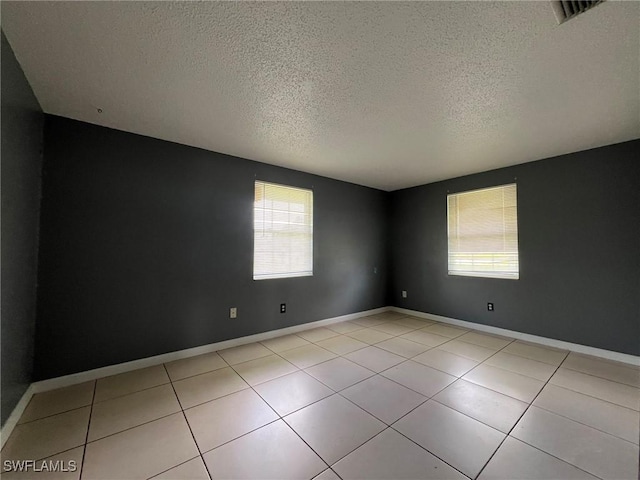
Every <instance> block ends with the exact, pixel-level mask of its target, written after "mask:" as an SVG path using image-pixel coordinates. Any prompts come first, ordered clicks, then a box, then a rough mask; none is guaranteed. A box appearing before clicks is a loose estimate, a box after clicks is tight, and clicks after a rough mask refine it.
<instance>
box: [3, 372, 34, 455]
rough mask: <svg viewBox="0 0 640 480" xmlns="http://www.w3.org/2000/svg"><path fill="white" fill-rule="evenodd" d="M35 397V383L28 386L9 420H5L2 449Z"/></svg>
mask: <svg viewBox="0 0 640 480" xmlns="http://www.w3.org/2000/svg"><path fill="white" fill-rule="evenodd" d="M31 397H33V383H32V384H31V385H29V386H28V387H27V390H26V391H25V392H24V393H23V394H22V397H21V398H20V401H19V402H18V403H17V405H16V406H15V408H14V409H13V411H12V412H11V415H9V418H7V421H6V422H4V425H3V426H2V430H0V449H2V448H4V444H5V443H7V439H8V438H9V436H10V435H11V432H13V429H14V428H15V427H16V425H17V424H18V420H20V417H21V416H22V414H23V413H24V410H25V409H26V408H27V405H29V401H30V400H31Z"/></svg>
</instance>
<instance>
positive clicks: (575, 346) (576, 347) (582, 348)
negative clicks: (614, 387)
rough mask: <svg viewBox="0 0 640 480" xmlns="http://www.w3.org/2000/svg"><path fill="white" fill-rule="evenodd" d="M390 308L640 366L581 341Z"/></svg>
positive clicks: (637, 359)
mask: <svg viewBox="0 0 640 480" xmlns="http://www.w3.org/2000/svg"><path fill="white" fill-rule="evenodd" d="M390 310H392V311H394V312H398V313H404V314H406V315H412V316H414V317H418V318H424V319H427V320H435V321H437V322H442V323H448V324H451V325H456V326H459V327H466V328H473V329H474V330H480V331H482V332H487V333H493V334H496V335H503V336H506V337H512V338H515V339H517V340H524V341H526V342H531V343H537V344H540V345H544V346H547V347H553V348H561V349H563V350H570V351H572V352H576V353H583V354H585V355H593V356H594V357H600V358H605V359H607V360H614V361H616V362H622V363H628V364H630V365H635V366H640V357H637V356H635V355H629V354H627V353H619V352H614V351H611V350H605V349H602V348H596V347H589V346H587V345H580V344H579V343H571V342H565V341H563V340H556V339H553V338H548V337H540V336H538V335H531V334H529V333H522V332H517V331H515V330H507V329H506V328H500V327H492V326H490V325H483V324H481V323H474V322H468V321H466V320H458V319H457V318H449V317H443V316H442V315H436V314H433V313H425V312H419V311H417V310H409V309H407V308H400V307H390Z"/></svg>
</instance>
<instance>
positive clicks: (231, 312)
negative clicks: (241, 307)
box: [229, 307, 238, 318]
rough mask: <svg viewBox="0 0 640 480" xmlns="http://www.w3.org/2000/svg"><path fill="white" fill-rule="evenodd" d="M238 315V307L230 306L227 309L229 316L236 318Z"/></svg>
mask: <svg viewBox="0 0 640 480" xmlns="http://www.w3.org/2000/svg"><path fill="white" fill-rule="evenodd" d="M237 316H238V309H237V308H236V307H231V308H230V309H229V318H236V317H237Z"/></svg>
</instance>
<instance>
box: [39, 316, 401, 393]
mask: <svg viewBox="0 0 640 480" xmlns="http://www.w3.org/2000/svg"><path fill="white" fill-rule="evenodd" d="M388 310H389V307H380V308H375V309H373V310H366V311H361V312H357V313H350V314H348V315H341V316H339V317H332V318H325V319H323V320H317V321H315V322H310V323H303V324H301V325H294V326H291V327H285V328H280V329H278V330H270V331H268V332H262V333H257V334H255V335H248V336H246V337H240V338H233V339H230V340H225V341H222V342H216V343H210V344H207V345H202V346H199V347H194V348H187V349H185V350H178V351H175V352H170V353H164V354H162V355H155V356H153V357H147V358H141V359H139V360H133V361H131V362H125V363H119V364H116V365H109V366H106V367H101V368H96V369H93V370H87V371H85V372H79V373H73V374H71V375H65V376H62V377H56V378H49V379H47V380H41V381H39V382H35V383H33V384H32V387H33V393H40V392H46V391H48V390H54V389H56V388H62V387H68V386H71V385H76V384H78V383H83V382H88V381H91V380H96V379H98V378H102V377H108V376H111V375H117V374H119V373H125V372H130V371H132V370H137V369H139V368H145V367H153V366H156V365H160V364H162V363H167V362H173V361H175V360H181V359H183V358H189V357H195V356H196V355H202V354H204V353H211V352H216V351H218V350H224V349H225V348H231V347H237V346H240V345H246V344H247V343H253V342H262V341H263V340H269V339H270V338H274V337H280V336H282V335H289V334H291V333H297V332H302V331H304V330H311V329H313V328H318V327H323V326H326V325H331V324H333V323H339V322H345V321H347V320H353V319H354V318H360V317H365V316H367V315H374V314H376V313H382V312H386V311H388Z"/></svg>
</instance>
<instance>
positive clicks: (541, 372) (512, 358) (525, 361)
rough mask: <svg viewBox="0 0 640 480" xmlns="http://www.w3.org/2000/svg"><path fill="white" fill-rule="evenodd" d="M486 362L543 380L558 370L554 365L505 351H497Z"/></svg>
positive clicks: (486, 363)
mask: <svg viewBox="0 0 640 480" xmlns="http://www.w3.org/2000/svg"><path fill="white" fill-rule="evenodd" d="M484 363H485V365H491V366H493V367H499V368H502V369H503V370H509V371H510V372H514V373H519V374H520V375H525V376H527V377H531V378H535V379H536V380H542V381H543V382H546V381H547V380H549V379H550V378H551V375H553V373H554V372H555V371H556V367H555V366H554V365H549V364H548V363H544V362H538V361H537V360H531V359H530V358H525V357H520V356H518V355H512V354H510V353H504V352H498V353H496V354H495V355H494V356H492V357H491V358H489V359H487V361H486V362H484Z"/></svg>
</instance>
